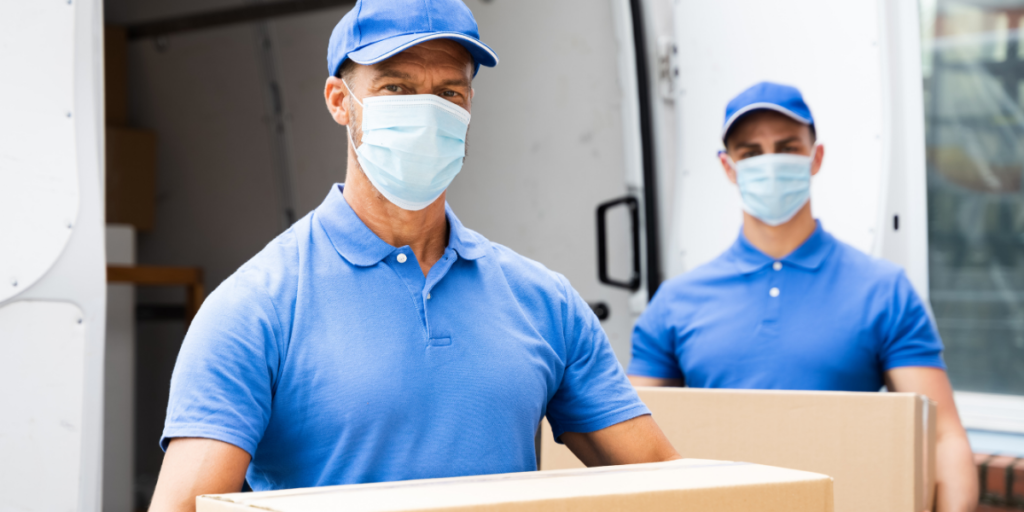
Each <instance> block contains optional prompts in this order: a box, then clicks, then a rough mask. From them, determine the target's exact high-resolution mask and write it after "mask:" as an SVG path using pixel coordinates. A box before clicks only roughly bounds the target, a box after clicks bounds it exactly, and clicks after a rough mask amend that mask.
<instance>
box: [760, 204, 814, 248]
mask: <svg viewBox="0 0 1024 512" xmlns="http://www.w3.org/2000/svg"><path fill="white" fill-rule="evenodd" d="M817 228H818V224H817V223H816V222H814V217H813V216H812V215H811V202H810V201H808V202H807V204H805V205H804V207H803V208H801V209H800V211H799V212H797V213H796V216H794V217H793V218H792V219H789V221H788V222H785V223H783V224H779V225H778V226H769V225H768V224H765V223H764V222H762V221H761V220H760V219H758V218H757V217H754V216H753V215H751V214H749V213H747V212H743V235H744V236H746V237H747V241H749V242H750V243H751V244H752V245H753V246H754V247H757V249H758V250H759V251H761V252H763V253H765V254H767V255H768V256H771V257H772V258H775V259H781V258H784V257H785V256H786V255H788V254H789V253H791V252H793V251H795V250H796V249H797V247H800V245H802V244H803V243H804V242H805V241H807V239H808V238H810V237H811V235H812V234H814V230H815V229H817Z"/></svg>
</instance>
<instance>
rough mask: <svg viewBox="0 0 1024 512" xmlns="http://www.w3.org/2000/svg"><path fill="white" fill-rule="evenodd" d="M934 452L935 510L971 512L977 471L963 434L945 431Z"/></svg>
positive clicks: (975, 493) (942, 511)
mask: <svg viewBox="0 0 1024 512" xmlns="http://www.w3.org/2000/svg"><path fill="white" fill-rule="evenodd" d="M961 432H962V431H961ZM935 451H936V454H935V455H936V456H935V466H936V467H935V476H936V480H937V484H938V489H937V496H936V499H937V502H938V508H937V510H938V512H971V511H973V510H974V509H975V507H977V505H978V471H977V469H975V467H974V459H973V457H972V455H971V445H970V444H969V443H968V442H967V436H966V434H962V433H960V432H950V433H947V434H945V435H944V436H942V437H940V438H939V439H938V441H937V443H936V448H935Z"/></svg>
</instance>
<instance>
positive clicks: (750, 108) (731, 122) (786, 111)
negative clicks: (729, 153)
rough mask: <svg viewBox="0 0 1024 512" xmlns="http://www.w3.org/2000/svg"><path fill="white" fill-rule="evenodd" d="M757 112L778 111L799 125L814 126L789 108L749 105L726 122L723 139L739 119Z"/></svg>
mask: <svg viewBox="0 0 1024 512" xmlns="http://www.w3.org/2000/svg"><path fill="white" fill-rule="evenodd" d="M755 110H774V111H776V112H778V113H780V114H783V115H785V116H786V117H789V118H791V119H793V120H794V121H796V122H798V123H801V124H806V125H808V126H810V125H811V124H813V123H811V120H810V119H805V118H803V117H800V116H798V115H797V114H796V113H795V112H793V111H792V110H789V109H788V108H785V107H781V106H779V105H776V104H774V103H751V104H750V105H747V106H745V107H743V108H741V109H739V110H737V111H736V113H734V114H733V115H732V117H730V118H729V120H728V121H726V122H725V126H723V127H722V139H723V140H724V139H725V136H726V134H728V133H729V128H732V125H734V124H736V121H739V119H740V118H741V117H743V116H745V115H747V114H749V113H751V112H753V111H755Z"/></svg>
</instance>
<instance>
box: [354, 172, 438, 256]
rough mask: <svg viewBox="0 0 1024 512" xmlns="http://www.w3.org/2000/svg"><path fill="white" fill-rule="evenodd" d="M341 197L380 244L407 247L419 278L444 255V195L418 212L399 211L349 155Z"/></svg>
mask: <svg viewBox="0 0 1024 512" xmlns="http://www.w3.org/2000/svg"><path fill="white" fill-rule="evenodd" d="M343 195H344V196H345V201H346V202H347V203H348V205H349V206H350V207H352V210H353V211H354V212H355V213H356V215H357V216H358V217H359V220H361V221H363V224H366V227H368V228H370V231H373V233H374V234H375V235H377V236H378V237H380V239H381V240H384V241H385V242H387V243H388V244H390V245H392V246H394V247H402V246H406V245H408V246H409V248H410V249H411V250H412V252H413V254H415V255H416V261H418V262H419V264H420V270H422V271H423V275H427V274H428V273H429V272H430V268H431V267H433V266H434V263H437V261H438V260H440V259H441V256H443V255H444V250H445V247H447V246H448V219H447V217H445V213H444V201H445V194H441V197H439V198H437V200H436V201H434V202H433V203H431V204H430V205H429V206H427V207H426V208H424V209H422V210H419V211H415V212H412V211H409V210H403V209H401V208H399V207H397V206H395V205H394V203H392V202H391V201H388V200H387V198H385V197H384V196H383V195H381V193H380V192H379V191H377V189H376V188H375V187H374V186H373V184H372V183H370V180H369V179H367V178H366V175H365V174H363V171H362V169H360V168H359V163H358V161H357V160H356V159H355V157H354V156H353V155H352V154H351V152H350V154H349V159H348V171H347V172H346V176H345V190H344V192H343Z"/></svg>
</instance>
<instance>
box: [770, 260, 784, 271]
mask: <svg viewBox="0 0 1024 512" xmlns="http://www.w3.org/2000/svg"><path fill="white" fill-rule="evenodd" d="M772 268H774V269H775V270H776V271H779V270H782V262H781V261H776V262H775V263H773V264H772Z"/></svg>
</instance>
